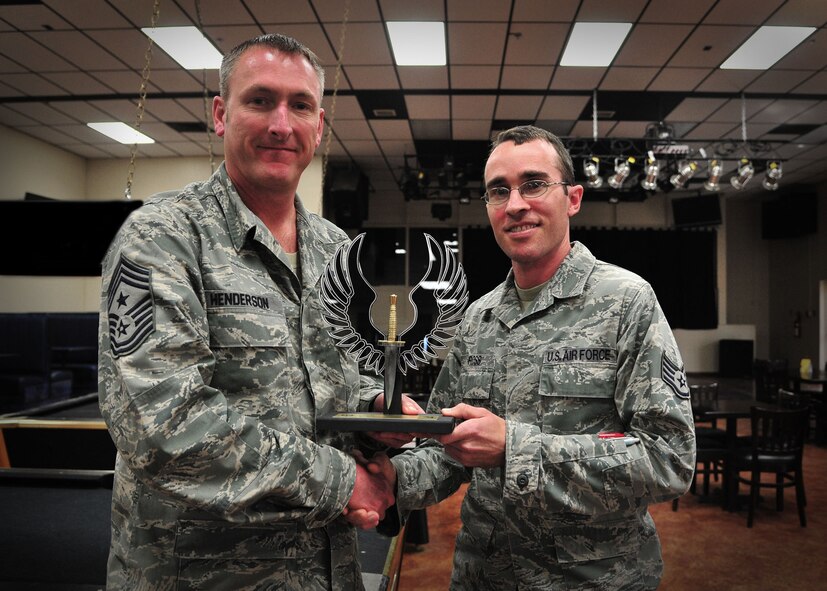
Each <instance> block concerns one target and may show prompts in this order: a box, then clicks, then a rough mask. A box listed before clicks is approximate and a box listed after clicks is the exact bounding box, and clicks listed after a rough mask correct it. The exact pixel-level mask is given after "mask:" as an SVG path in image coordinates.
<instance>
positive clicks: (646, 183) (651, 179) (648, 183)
mask: <svg viewBox="0 0 827 591" xmlns="http://www.w3.org/2000/svg"><path fill="white" fill-rule="evenodd" d="M643 172H644V173H646V177H645V178H644V179H643V180H642V181H640V186H641V187H643V188H644V189H646V190H647V191H655V190H656V189H657V188H658V173H659V172H660V163H659V162H658V161H657V160H656V159H654V158H647V159H646V165H645V166H644V167H643Z"/></svg>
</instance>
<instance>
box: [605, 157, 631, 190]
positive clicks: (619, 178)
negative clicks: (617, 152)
mask: <svg viewBox="0 0 827 591" xmlns="http://www.w3.org/2000/svg"><path fill="white" fill-rule="evenodd" d="M634 163H635V157H634V156H629V157H628V158H627V159H626V160H622V159H621V158H615V173H614V174H613V175H612V176H610V177H609V181H608V182H609V186H610V187H611V188H612V189H619V188H620V186H621V185H622V184H623V181H625V180H626V178H627V177H628V176H629V173H630V172H632V167H631V165H632V164H634Z"/></svg>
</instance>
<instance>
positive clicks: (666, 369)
mask: <svg viewBox="0 0 827 591" xmlns="http://www.w3.org/2000/svg"><path fill="white" fill-rule="evenodd" d="M660 377H661V379H662V380H663V381H664V382H666V385H667V386H669V387H670V388H672V391H673V392H674V393H675V394H676V395H678V396H679V397H680V398H689V384H688V383H687V381H686V372H685V371H684V369H683V367H682V366H679V365H678V364H677V363H675V362H674V361H672V360H671V359H670V358H669V356H668V355H667V354H666V351H664V352H663V353H662V354H661V364H660Z"/></svg>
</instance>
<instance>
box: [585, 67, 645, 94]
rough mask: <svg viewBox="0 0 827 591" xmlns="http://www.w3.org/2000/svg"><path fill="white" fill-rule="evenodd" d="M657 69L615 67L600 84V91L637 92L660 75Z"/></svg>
mask: <svg viewBox="0 0 827 591" xmlns="http://www.w3.org/2000/svg"><path fill="white" fill-rule="evenodd" d="M658 71H659V70H658V69H657V68H622V67H617V66H615V67H613V68H610V69H609V71H608V72H607V73H606V76H605V78H603V81H602V82H601V83H600V90H637V89H639V88H646V86H648V84H649V83H650V82H651V81H652V79H653V78H654V77H655V76H656V75H657V73H658Z"/></svg>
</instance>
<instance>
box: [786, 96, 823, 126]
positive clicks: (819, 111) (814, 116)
mask: <svg viewBox="0 0 827 591" xmlns="http://www.w3.org/2000/svg"><path fill="white" fill-rule="evenodd" d="M825 122H827V101H821V102H819V103H818V104H816V105H813V106H812V107H811V108H809V109H807V110H806V111H802V112H801V113H800V114H798V115H796V116H795V117H791V118H790V119H789V121H787V123H792V124H797V123H818V124H822V123H825Z"/></svg>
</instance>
